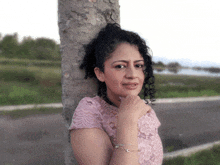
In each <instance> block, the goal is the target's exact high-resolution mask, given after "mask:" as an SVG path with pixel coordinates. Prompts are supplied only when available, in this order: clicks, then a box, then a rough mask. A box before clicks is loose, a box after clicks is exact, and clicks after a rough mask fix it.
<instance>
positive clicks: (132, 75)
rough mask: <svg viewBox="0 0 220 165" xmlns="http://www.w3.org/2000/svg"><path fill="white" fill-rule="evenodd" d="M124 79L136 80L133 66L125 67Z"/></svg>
mask: <svg viewBox="0 0 220 165" xmlns="http://www.w3.org/2000/svg"><path fill="white" fill-rule="evenodd" d="M125 77H126V78H129V79H134V78H136V77H137V71H136V69H135V68H134V67H133V66H130V67H127V68H126V74H125Z"/></svg>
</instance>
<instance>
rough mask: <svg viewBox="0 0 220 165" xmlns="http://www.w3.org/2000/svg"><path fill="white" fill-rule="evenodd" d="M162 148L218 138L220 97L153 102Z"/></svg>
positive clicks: (184, 145) (203, 142) (182, 146)
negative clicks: (169, 102)
mask: <svg viewBox="0 0 220 165" xmlns="http://www.w3.org/2000/svg"><path fill="white" fill-rule="evenodd" d="M153 108H154V109H155V111H156V113H157V116H158V118H159V120H160V122H161V127H160V129H159V133H160V136H161V138H162V141H163V144H164V148H165V149H166V148H167V147H168V148H170V147H172V146H173V147H172V148H173V149H174V150H178V149H183V148H188V147H192V146H197V145H201V144H205V143H208V142H214V141H218V140H220V101H219V100H218V101H204V102H189V103H172V104H156V105H155V106H154V107H153ZM165 151H166V150H165Z"/></svg>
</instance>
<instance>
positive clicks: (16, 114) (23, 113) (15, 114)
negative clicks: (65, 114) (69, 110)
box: [0, 108, 62, 119]
mask: <svg viewBox="0 0 220 165" xmlns="http://www.w3.org/2000/svg"><path fill="white" fill-rule="evenodd" d="M58 113H60V114H61V113H62V108H33V109H25V110H14V111H0V116H5V117H6V116H7V117H9V118H11V119H18V118H22V117H27V116H33V115H42V114H58Z"/></svg>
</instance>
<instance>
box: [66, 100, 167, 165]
mask: <svg viewBox="0 0 220 165" xmlns="http://www.w3.org/2000/svg"><path fill="white" fill-rule="evenodd" d="M117 110H118V108H117V107H115V106H112V105H109V104H108V103H106V102H105V101H104V100H103V99H101V98H100V97H99V96H96V97H94V98H90V97H85V98H83V99H82V100H81V101H80V102H79V105H78V106H77V108H76V110H75V112H74V114H73V119H72V123H71V125H70V127H69V130H72V129H80V128H99V129H102V130H104V131H105V132H106V133H107V134H108V135H109V137H110V140H111V142H112V144H113V145H114V144H115V141H116V128H117V112H118V111H117ZM159 126H160V122H159V120H158V119H157V116H156V114H155V112H154V111H153V110H151V112H150V113H147V114H146V115H145V116H142V117H141V118H140V119H139V121H138V129H139V130H138V149H139V163H140V164H141V165H160V164H162V160H163V148H162V143H161V139H160V137H159V135H158V127H159Z"/></svg>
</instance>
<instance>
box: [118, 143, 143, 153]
mask: <svg viewBox="0 0 220 165" xmlns="http://www.w3.org/2000/svg"><path fill="white" fill-rule="evenodd" d="M127 145H131V144H127ZM124 146H125V144H116V145H115V149H118V148H120V147H121V148H122V149H123V150H125V152H138V151H139V150H130V149H126V148H124Z"/></svg>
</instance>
